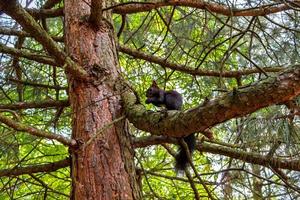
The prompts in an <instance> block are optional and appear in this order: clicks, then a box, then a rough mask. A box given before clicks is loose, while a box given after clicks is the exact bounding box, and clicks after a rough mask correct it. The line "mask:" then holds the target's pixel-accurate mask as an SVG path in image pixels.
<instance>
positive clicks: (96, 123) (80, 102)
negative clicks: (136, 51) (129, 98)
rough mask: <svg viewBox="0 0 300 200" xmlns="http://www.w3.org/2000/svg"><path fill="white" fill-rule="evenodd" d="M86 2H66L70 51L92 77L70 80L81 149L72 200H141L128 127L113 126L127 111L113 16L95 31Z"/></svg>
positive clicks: (75, 159)
mask: <svg viewBox="0 0 300 200" xmlns="http://www.w3.org/2000/svg"><path fill="white" fill-rule="evenodd" d="M85 2H86V1H77V0H65V35H66V38H65V40H66V41H65V42H66V48H67V51H68V54H69V55H70V56H71V57H72V58H73V60H75V61H76V62H77V63H78V64H80V65H81V66H82V67H83V68H84V69H85V70H86V71H87V72H88V73H89V75H90V79H89V81H80V80H76V79H75V78H74V77H72V76H71V75H69V77H68V79H69V99H70V103H71V108H72V113H73V116H72V120H73V124H72V137H73V138H74V139H76V140H77V141H78V142H79V144H80V147H79V149H77V150H73V151H72V169H71V170H72V194H71V199H80V200H84V199H97V200H100V199H107V200H113V199H122V200H125V199H126V200H129V199H140V188H139V187H138V184H137V182H136V173H135V168H134V162H133V152H132V150H131V145H130V141H129V138H130V137H129V134H128V129H127V125H126V121H125V120H119V121H118V122H116V123H112V122H114V120H116V119H118V118H119V117H121V115H122V111H123V110H122V105H121V101H120V95H119V94H117V92H116V91H115V90H114V85H115V82H116V81H117V80H118V78H119V73H118V71H117V69H118V68H117V67H118V60H117V59H118V58H117V53H116V45H115V41H114V32H113V30H112V25H111V24H110V23H109V22H108V21H110V20H111V19H110V14H108V13H106V16H103V17H105V18H106V19H107V20H102V25H101V26H100V27H98V28H95V27H94V26H93V25H91V24H90V23H89V22H88V15H89V14H90V7H89V5H90V3H89V5H88V4H87V3H85ZM107 2H108V3H109V2H110V1H107ZM105 3H106V2H105V1H103V4H105ZM106 6H108V5H104V7H106ZM109 123H112V126H109V128H104V127H107V126H106V125H107V124H109ZM102 129H104V130H103V131H100V132H101V133H100V134H99V136H98V137H97V138H96V139H95V140H92V141H91V142H90V144H89V145H87V143H86V142H87V141H89V140H90V138H91V137H92V136H93V135H94V134H96V132H98V133H99V130H102Z"/></svg>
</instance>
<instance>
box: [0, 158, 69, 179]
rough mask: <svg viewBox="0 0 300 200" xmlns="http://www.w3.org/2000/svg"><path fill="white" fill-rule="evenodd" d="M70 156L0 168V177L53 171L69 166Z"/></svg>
mask: <svg viewBox="0 0 300 200" xmlns="http://www.w3.org/2000/svg"><path fill="white" fill-rule="evenodd" d="M70 162H71V160H70V158H66V159H64V160H60V161H57V162H53V163H48V164H41V165H32V166H27V167H16V168H13V169H2V170H0V177H3V176H19V175H23V174H33V173H39V172H54V171H56V170H58V169H61V168H65V167H69V166H70Z"/></svg>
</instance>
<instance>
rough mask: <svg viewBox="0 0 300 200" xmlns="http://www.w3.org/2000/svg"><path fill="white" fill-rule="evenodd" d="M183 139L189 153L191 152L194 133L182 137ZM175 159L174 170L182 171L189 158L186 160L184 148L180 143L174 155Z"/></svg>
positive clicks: (194, 140)
mask: <svg viewBox="0 0 300 200" xmlns="http://www.w3.org/2000/svg"><path fill="white" fill-rule="evenodd" d="M183 140H184V142H185V143H186V144H187V146H188V149H189V151H190V153H191V154H192V152H193V151H194V149H195V145H196V138H195V134H191V135H189V136H186V137H184V138H183ZM175 160H176V163H175V170H176V171H184V170H185V168H186V167H187V166H188V163H189V160H188V156H187V152H186V151H185V149H184V148H183V146H182V145H180V146H179V152H178V154H177V155H176V157H175Z"/></svg>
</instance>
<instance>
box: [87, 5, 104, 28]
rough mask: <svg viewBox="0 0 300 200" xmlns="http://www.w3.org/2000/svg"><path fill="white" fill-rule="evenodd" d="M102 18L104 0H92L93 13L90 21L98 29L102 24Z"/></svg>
mask: <svg viewBox="0 0 300 200" xmlns="http://www.w3.org/2000/svg"><path fill="white" fill-rule="evenodd" d="M101 20H102V0H92V2H91V14H90V18H89V21H90V23H92V24H93V26H95V27H96V28H97V29H99V28H100V26H101Z"/></svg>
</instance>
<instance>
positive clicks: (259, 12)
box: [26, 0, 292, 18]
mask: <svg viewBox="0 0 300 200" xmlns="http://www.w3.org/2000/svg"><path fill="white" fill-rule="evenodd" d="M166 6H183V7H190V8H198V9H203V10H207V11H210V12H214V13H217V14H222V15H225V16H266V15H269V14H273V13H278V12H282V11H286V10H290V9H292V7H291V6H289V5H288V4H284V3H274V4H269V5H262V6H259V7H255V8H245V9H237V8H231V7H228V6H225V5H222V4H218V3H213V2H207V1H202V0H198V1H195V0H181V1H178V0H168V1H161V2H139V3H137V2H132V3H121V4H119V5H114V6H112V7H108V8H104V9H103V10H109V9H112V12H113V13H116V14H121V15H124V14H133V13H139V12H148V11H151V10H154V9H158V8H161V7H166ZM26 10H27V12H29V13H30V14H31V15H32V16H34V17H37V18H51V17H59V16H63V15H64V13H63V8H58V9H26Z"/></svg>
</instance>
